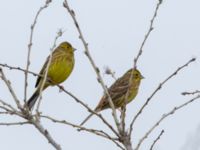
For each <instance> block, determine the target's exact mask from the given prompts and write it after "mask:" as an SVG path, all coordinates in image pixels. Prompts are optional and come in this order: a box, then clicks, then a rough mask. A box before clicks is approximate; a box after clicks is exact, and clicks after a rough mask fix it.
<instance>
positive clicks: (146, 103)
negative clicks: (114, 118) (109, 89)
mask: <svg viewBox="0 0 200 150" xmlns="http://www.w3.org/2000/svg"><path fill="white" fill-rule="evenodd" d="M195 60H196V59H195V58H192V59H190V60H189V61H188V62H187V63H185V64H184V65H182V66H181V67H179V68H178V69H176V70H175V71H174V72H173V73H172V74H171V75H170V76H168V77H167V78H166V79H165V80H164V81H163V82H161V83H160V84H159V85H158V87H157V88H156V89H155V90H154V92H153V93H152V94H151V95H150V97H148V98H147V100H146V102H145V103H144V105H143V106H142V107H141V109H140V110H139V111H138V113H137V114H136V116H135V117H134V118H133V120H132V122H131V124H130V131H129V134H130V135H131V133H132V130H133V125H134V123H135V121H136V119H137V118H138V116H139V115H140V114H141V113H142V112H143V110H144V109H145V107H146V106H147V105H148V103H149V102H150V100H151V99H152V98H153V97H154V95H155V94H156V93H157V92H158V91H159V90H160V89H161V88H162V87H163V85H165V83H167V81H169V80H170V79H171V78H172V77H174V76H176V75H177V74H178V73H179V72H180V71H181V70H182V69H184V68H185V67H187V66H188V65H189V64H190V63H192V62H194V61H195Z"/></svg>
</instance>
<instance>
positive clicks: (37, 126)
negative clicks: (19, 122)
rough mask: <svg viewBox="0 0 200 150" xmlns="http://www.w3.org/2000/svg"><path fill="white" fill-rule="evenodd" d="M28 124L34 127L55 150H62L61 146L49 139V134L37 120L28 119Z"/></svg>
mask: <svg viewBox="0 0 200 150" xmlns="http://www.w3.org/2000/svg"><path fill="white" fill-rule="evenodd" d="M30 122H31V123H32V124H33V125H34V126H35V128H37V129H38V131H39V132H40V133H41V134H42V135H43V136H45V138H46V139H47V140H48V142H49V143H50V144H51V145H52V146H53V147H54V148H55V149H56V150H62V148H61V146H60V145H59V144H58V143H57V142H56V141H55V140H54V139H53V138H52V137H51V135H50V133H49V132H48V130H47V129H45V128H44V127H43V126H42V124H40V122H39V121H38V120H35V119H33V118H32V119H30Z"/></svg>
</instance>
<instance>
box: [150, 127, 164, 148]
mask: <svg viewBox="0 0 200 150" xmlns="http://www.w3.org/2000/svg"><path fill="white" fill-rule="evenodd" d="M164 132H165V131H164V130H162V131H161V132H160V134H159V135H158V137H157V138H156V139H155V140H154V141H153V144H152V145H151V147H150V150H153V147H154V146H155V144H156V143H157V142H158V141H159V140H160V138H161V136H162V135H163V133H164Z"/></svg>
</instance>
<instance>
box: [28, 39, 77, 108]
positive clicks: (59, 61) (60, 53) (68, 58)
mask: <svg viewBox="0 0 200 150" xmlns="http://www.w3.org/2000/svg"><path fill="white" fill-rule="evenodd" d="M74 50H75V49H74V48H73V47H72V46H71V44H70V43H68V42H63V43H61V44H60V45H59V46H58V47H57V48H56V49H55V50H54V51H53V53H52V57H51V62H50V65H49V68H48V72H47V80H46V81H45V83H44V86H43V89H41V86H42V84H43V81H44V79H43V77H38V78H37V81H36V84H35V87H36V90H35V92H34V93H33V95H32V96H31V97H30V99H29V100H28V102H27V106H28V108H29V110H31V109H32V107H33V106H34V104H35V102H36V100H37V99H38V97H39V95H40V89H41V90H45V89H46V88H47V87H48V86H54V85H57V84H59V83H62V82H63V81H65V80H66V79H67V78H68V77H69V75H70V74H71V72H72V70H73V67H74ZM49 58H50V57H47V60H46V62H45V63H44V65H43V67H42V69H41V71H40V75H42V76H44V75H45V72H46V69H47V64H48V61H49Z"/></svg>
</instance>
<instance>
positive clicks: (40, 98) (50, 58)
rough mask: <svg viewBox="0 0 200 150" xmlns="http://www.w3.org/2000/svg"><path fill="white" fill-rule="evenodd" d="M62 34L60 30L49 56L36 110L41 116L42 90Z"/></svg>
mask: <svg viewBox="0 0 200 150" xmlns="http://www.w3.org/2000/svg"><path fill="white" fill-rule="evenodd" d="M62 34H63V31H62V30H61V29H60V30H59V31H58V32H57V35H56V37H55V39H54V43H53V46H52V48H51V49H50V52H51V53H50V55H49V60H48V63H47V67H46V69H45V74H44V77H43V78H44V79H43V82H42V85H41V87H40V92H39V93H40V95H39V100H38V105H37V108H36V112H38V114H39V107H40V103H41V100H42V90H43V87H44V85H45V82H46V80H47V74H48V71H49V66H50V64H51V61H52V54H53V50H54V49H55V47H56V42H57V40H58V38H59V37H61V36H62Z"/></svg>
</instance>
